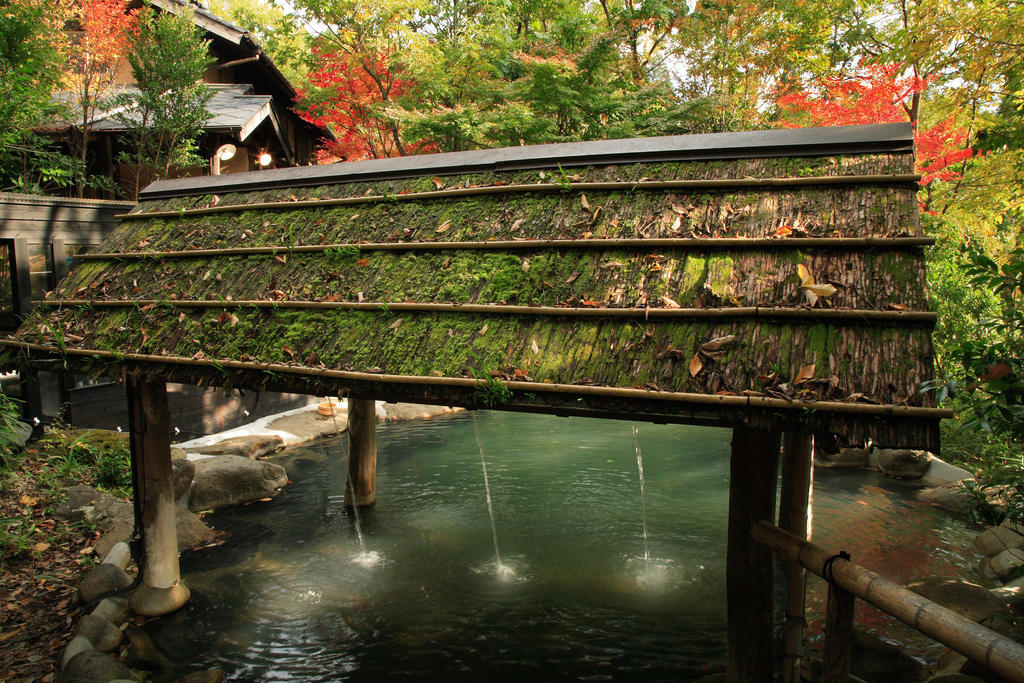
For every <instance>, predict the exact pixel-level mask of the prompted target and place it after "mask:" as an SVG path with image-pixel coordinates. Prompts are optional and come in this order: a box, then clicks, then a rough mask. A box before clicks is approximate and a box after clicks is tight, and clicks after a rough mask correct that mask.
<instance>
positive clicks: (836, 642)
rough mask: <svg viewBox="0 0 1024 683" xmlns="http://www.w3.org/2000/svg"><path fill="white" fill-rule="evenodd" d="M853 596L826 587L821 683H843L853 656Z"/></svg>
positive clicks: (833, 586) (833, 587)
mask: <svg viewBox="0 0 1024 683" xmlns="http://www.w3.org/2000/svg"><path fill="white" fill-rule="evenodd" d="M855 603H856V596H855V595H854V594H853V593H848V592H847V591H845V590H843V589H842V588H840V587H839V586H837V585H836V584H834V583H831V584H829V586H828V606H827V607H826V611H825V657H824V670H823V672H822V678H821V680H822V681H823V683H847V681H849V680H850V658H851V656H852V655H853V613H854V609H855V607H856V604H855Z"/></svg>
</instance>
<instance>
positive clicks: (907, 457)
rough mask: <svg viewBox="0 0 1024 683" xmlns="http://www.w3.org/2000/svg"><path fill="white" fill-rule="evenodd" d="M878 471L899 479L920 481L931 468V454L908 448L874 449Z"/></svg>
mask: <svg viewBox="0 0 1024 683" xmlns="http://www.w3.org/2000/svg"><path fill="white" fill-rule="evenodd" d="M875 456H876V457H877V458H878V469H880V470H882V473H883V474H887V475H889V476H890V477H897V478H899V479H920V478H921V477H923V476H924V473H925V472H927V471H928V468H929V467H931V461H932V454H931V453H929V452H928V451H915V450H910V449H908V448H876V449H875Z"/></svg>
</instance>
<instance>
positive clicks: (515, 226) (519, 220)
mask: <svg viewBox="0 0 1024 683" xmlns="http://www.w3.org/2000/svg"><path fill="white" fill-rule="evenodd" d="M525 220H526V219H525V218H517V219H516V221H515V222H514V223H513V224H512V227H511V228H509V229H508V230H509V232H515V231H516V230H518V229H519V226H520V225H522V224H523V221H525Z"/></svg>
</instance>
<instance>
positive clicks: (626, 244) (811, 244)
mask: <svg viewBox="0 0 1024 683" xmlns="http://www.w3.org/2000/svg"><path fill="white" fill-rule="evenodd" d="M133 215H134V214H133ZM933 244H935V238H934V237H783V238H771V237H707V238H704V237H652V238H650V239H636V238H629V237H623V238H597V239H536V240H534V239H520V240H488V241H479V242H344V243H334V244H302V245H297V246H296V245H292V246H272V247H226V248H222V249H182V250H176V251H134V252H101V253H91V254H78V255H76V256H75V260H78V261H107V260H131V259H138V260H151V259H165V258H212V257H220V256H263V255H267V256H277V255H278V254H289V255H290V254H320V253H324V252H328V251H331V250H337V251H341V252H346V251H354V250H358V251H359V252H360V253H361V252H364V251H367V252H369V251H439V250H449V249H474V250H495V249H497V250H505V251H507V250H522V249H526V250H538V249H640V250H648V249H688V250H719V249H836V250H842V251H849V250H853V249H886V248H888V249H919V248H921V247H927V246H931V245H933Z"/></svg>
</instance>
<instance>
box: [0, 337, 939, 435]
mask: <svg viewBox="0 0 1024 683" xmlns="http://www.w3.org/2000/svg"><path fill="white" fill-rule="evenodd" d="M0 346H6V347H8V348H15V349H22V350H25V351H42V352H45V353H47V354H50V355H55V356H83V357H93V358H108V359H113V360H118V361H126V360H127V361H133V362H144V363H163V364H168V365H185V366H195V367H204V368H212V369H216V370H218V371H220V370H228V369H230V370H255V371H258V372H267V371H270V372H276V373H282V374H292V375H302V376H312V377H318V378H323V377H327V378H331V379H337V380H347V381H351V382H377V383H382V384H410V385H420V386H446V387H452V388H460V389H476V388H477V387H479V386H480V385H481V380H478V379H470V378H466V377H433V376H426V375H388V374H383V373H380V374H378V373H373V372H356V371H351V370H330V369H328V368H311V367H306V366H302V365H285V364H283V363H253V362H250V361H237V360H229V359H223V360H218V359H209V358H186V357H183V356H157V355H152V354H144V353H120V352H114V351H104V350H100V349H79V348H68V347H65V348H63V349H60V348H58V347H56V346H46V345H43V344H33V343H30V342H23V341H18V340H15V339H0ZM502 385H504V386H506V387H508V388H509V389H510V390H512V391H519V392H522V393H533V394H556V395H570V396H577V397H583V396H594V397H599V398H623V399H632V400H655V401H667V402H672V403H688V404H693V405H708V406H715V407H718V408H735V409H762V410H787V411H788V410H791V411H800V410H815V411H818V412H826V413H841V414H851V415H874V416H881V417H896V418H910V419H932V420H939V419H949V418H951V417H953V411H952V410H946V409H943V408H925V407H920V406H901V405H894V404H883V405H878V404H868V403H843V402H841V401H798V400H792V401H790V400H788V399H781V398H770V397H767V396H720V395H718V394H715V395H711V394H695V393H687V392H681V391H654V390H651V389H633V388H625V387H596V386H591V385H578V384H555V383H552V384H547V383H544V382H521V381H514V380H513V381H508V382H502Z"/></svg>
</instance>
